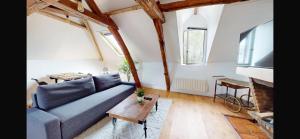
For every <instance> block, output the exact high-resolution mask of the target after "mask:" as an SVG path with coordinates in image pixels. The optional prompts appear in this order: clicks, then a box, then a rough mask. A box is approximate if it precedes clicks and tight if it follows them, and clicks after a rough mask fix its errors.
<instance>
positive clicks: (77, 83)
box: [36, 76, 96, 110]
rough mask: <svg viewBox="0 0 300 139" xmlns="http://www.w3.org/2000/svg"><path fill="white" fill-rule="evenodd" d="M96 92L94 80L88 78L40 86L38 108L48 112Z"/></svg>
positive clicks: (37, 93)
mask: <svg viewBox="0 0 300 139" xmlns="http://www.w3.org/2000/svg"><path fill="white" fill-rule="evenodd" d="M95 92H96V89H95V85H94V81H93V78H92V77H91V76H90V77H87V78H82V79H77V80H72V81H65V82H62V83H56V84H49V85H40V86H38V88H37V92H36V97H37V104H38V107H39V108H41V109H44V110H48V109H51V108H54V107H57V106H60V105H63V104H66V103H69V102H71V101H74V100H77V99H80V98H82V97H85V96H88V95H91V94H93V93H95Z"/></svg>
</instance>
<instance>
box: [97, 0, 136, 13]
mask: <svg viewBox="0 0 300 139" xmlns="http://www.w3.org/2000/svg"><path fill="white" fill-rule="evenodd" d="M95 2H96V3H97V5H98V7H99V8H100V9H101V11H102V12H108V11H112V10H116V9H121V8H125V7H129V6H133V5H137V3H136V2H135V1H134V0H95Z"/></svg>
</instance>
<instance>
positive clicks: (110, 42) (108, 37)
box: [100, 31, 123, 56]
mask: <svg viewBox="0 0 300 139" xmlns="http://www.w3.org/2000/svg"><path fill="white" fill-rule="evenodd" d="M100 35H101V37H102V38H103V40H104V41H105V42H106V43H107V44H108V45H109V46H110V47H111V48H112V49H113V51H114V52H115V53H116V54H117V55H118V56H123V52H122V49H121V47H120V46H119V44H118V42H117V41H116V39H115V37H114V36H113V35H112V34H111V33H110V32H108V31H101V32H100Z"/></svg>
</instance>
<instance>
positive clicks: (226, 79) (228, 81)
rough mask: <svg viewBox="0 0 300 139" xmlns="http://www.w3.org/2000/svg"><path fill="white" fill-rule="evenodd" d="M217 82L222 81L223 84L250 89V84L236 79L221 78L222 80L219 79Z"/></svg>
mask: <svg viewBox="0 0 300 139" xmlns="http://www.w3.org/2000/svg"><path fill="white" fill-rule="evenodd" d="M217 80H218V81H221V82H225V83H229V84H232V85H237V86H242V87H250V83H249V82H245V81H240V80H236V79H230V78H221V79H217Z"/></svg>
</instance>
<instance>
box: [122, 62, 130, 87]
mask: <svg viewBox="0 0 300 139" xmlns="http://www.w3.org/2000/svg"><path fill="white" fill-rule="evenodd" d="M119 71H120V72H121V73H124V74H125V75H126V76H127V81H128V82H129V81H130V75H131V71H130V66H129V64H128V62H127V60H126V59H124V60H123V63H122V64H121V65H120V67H119Z"/></svg>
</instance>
